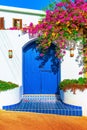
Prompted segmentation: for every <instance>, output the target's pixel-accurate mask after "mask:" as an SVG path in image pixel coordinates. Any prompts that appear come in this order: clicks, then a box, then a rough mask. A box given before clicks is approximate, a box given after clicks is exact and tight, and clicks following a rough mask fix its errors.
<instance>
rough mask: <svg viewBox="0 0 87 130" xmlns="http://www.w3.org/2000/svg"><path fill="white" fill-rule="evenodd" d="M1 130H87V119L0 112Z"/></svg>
mask: <svg viewBox="0 0 87 130" xmlns="http://www.w3.org/2000/svg"><path fill="white" fill-rule="evenodd" d="M0 130H87V117H75V116H74V117H72V116H59V115H49V114H47V115H46V114H36V113H29V112H27V113H26V112H24V113H23V112H5V111H4V112H2V111H0Z"/></svg>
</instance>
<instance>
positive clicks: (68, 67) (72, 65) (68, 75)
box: [61, 49, 83, 80]
mask: <svg viewBox="0 0 87 130" xmlns="http://www.w3.org/2000/svg"><path fill="white" fill-rule="evenodd" d="M77 55H78V51H77V49H75V50H74V57H70V51H69V50H67V51H66V55H65V56H64V61H63V62H62V64H61V80H63V79H77V78H79V77H81V76H83V75H79V72H80V71H81V70H82V66H80V67H79V64H78V62H76V61H75V59H76V57H77Z"/></svg>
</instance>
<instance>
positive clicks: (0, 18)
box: [0, 17, 4, 30]
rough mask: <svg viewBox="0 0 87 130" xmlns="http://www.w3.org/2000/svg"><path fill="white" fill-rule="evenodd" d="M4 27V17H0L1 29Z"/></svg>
mask: <svg viewBox="0 0 87 130" xmlns="http://www.w3.org/2000/svg"><path fill="white" fill-rule="evenodd" d="M1 29H4V17H0V30H1Z"/></svg>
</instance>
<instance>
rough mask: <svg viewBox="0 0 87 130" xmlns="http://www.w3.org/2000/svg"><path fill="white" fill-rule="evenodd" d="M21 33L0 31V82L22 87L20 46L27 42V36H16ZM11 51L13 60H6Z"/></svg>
mask: <svg viewBox="0 0 87 130" xmlns="http://www.w3.org/2000/svg"><path fill="white" fill-rule="evenodd" d="M19 33H20V34H21V31H17V30H15V31H11V30H7V31H6V30H1V31H0V80H5V81H11V82H14V83H17V84H19V85H20V86H21V85H22V46H23V45H24V44H25V43H27V42H28V41H29V36H28V34H25V35H21V36H20V37H19V36H18V35H19ZM8 50H13V58H11V59H10V58H8Z"/></svg>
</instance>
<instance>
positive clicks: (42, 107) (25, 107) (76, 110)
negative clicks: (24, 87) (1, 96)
mask: <svg viewBox="0 0 87 130" xmlns="http://www.w3.org/2000/svg"><path fill="white" fill-rule="evenodd" d="M3 109H5V110H11V111H25V112H37V113H48V114H59V115H69V116H82V108H81V107H78V106H72V105H67V104H64V103H62V102H61V101H60V97H59V96H58V95H29V96H28V95H26V96H25V95H24V96H23V99H22V101H21V102H20V103H19V104H16V105H11V106H4V107H3Z"/></svg>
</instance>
